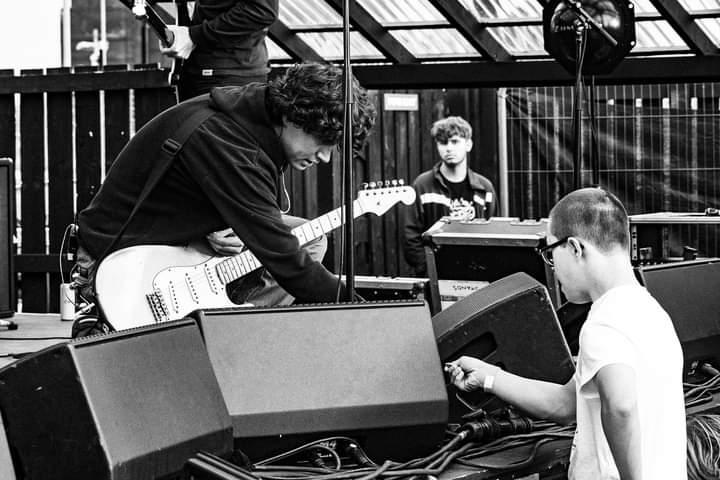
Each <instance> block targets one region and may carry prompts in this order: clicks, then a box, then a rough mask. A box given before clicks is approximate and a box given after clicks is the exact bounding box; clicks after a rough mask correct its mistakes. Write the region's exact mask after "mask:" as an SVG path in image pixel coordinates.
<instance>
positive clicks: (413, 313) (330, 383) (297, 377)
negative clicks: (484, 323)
mask: <svg viewBox="0 0 720 480" xmlns="http://www.w3.org/2000/svg"><path fill="white" fill-rule="evenodd" d="M193 316H194V317H195V318H197V319H198V322H199V324H200V328H201V330H202V334H203V338H204V340H205V345H206V348H207V351H208V354H209V356H210V361H211V362H212V364H213V367H214V368H215V374H216V375H217V378H218V382H219V383H220V388H221V390H222V392H223V396H224V398H225V403H226V404H227V406H228V410H229V412H230V415H231V417H232V422H233V430H234V435H235V438H236V445H237V447H238V448H239V449H240V450H242V451H243V452H244V453H245V454H246V455H248V456H249V457H250V458H251V459H252V460H254V461H256V460H260V459H262V458H265V457H267V456H270V455H275V454H278V453H280V452H283V451H286V450H289V449H291V448H296V447H298V446H299V445H301V444H303V443H305V442H307V441H311V440H318V439H321V438H325V437H331V436H336V435H343V436H350V437H352V438H353V439H355V440H356V441H357V442H358V443H359V444H360V445H361V446H362V447H363V448H364V449H365V451H366V452H367V453H368V455H370V456H371V458H372V459H373V460H375V461H382V460H384V459H409V458H414V457H417V456H424V455H427V454H429V453H431V452H432V451H434V450H435V448H437V446H438V445H439V444H440V443H441V442H442V439H443V436H444V431H445V427H446V425H447V418H448V417H447V415H448V410H447V409H448V400H447V394H446V390H445V382H444V378H443V374H442V364H441V363H440V357H439V354H438V349H437V344H436V343H435V335H434V332H433V327H432V322H431V317H430V312H429V310H428V307H427V306H426V305H425V304H424V303H423V302H419V301H398V302H368V303H347V304H309V305H293V306H289V307H272V308H229V309H209V310H199V311H197V312H195V313H193Z"/></svg>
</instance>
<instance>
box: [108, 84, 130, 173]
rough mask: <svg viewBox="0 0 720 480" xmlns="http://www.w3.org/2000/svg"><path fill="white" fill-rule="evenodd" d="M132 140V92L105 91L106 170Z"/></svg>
mask: <svg viewBox="0 0 720 480" xmlns="http://www.w3.org/2000/svg"><path fill="white" fill-rule="evenodd" d="M129 139H130V91H129V90H106V91H105V169H106V171H107V169H108V168H109V167H110V165H112V163H113V161H114V160H115V157H117V155H118V154H119V153H120V150H122V149H123V147H124V146H125V144H126V143H127V142H128V140H129Z"/></svg>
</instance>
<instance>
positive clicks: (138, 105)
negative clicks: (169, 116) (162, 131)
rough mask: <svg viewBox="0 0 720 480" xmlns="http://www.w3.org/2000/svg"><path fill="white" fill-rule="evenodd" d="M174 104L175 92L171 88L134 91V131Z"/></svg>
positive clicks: (175, 99) (175, 101) (138, 89)
mask: <svg viewBox="0 0 720 480" xmlns="http://www.w3.org/2000/svg"><path fill="white" fill-rule="evenodd" d="M176 103H177V98H176V97H175V91H174V89H172V88H171V87H166V88H137V89H135V130H136V131H137V130H140V128H141V127H142V126H143V125H145V124H146V123H147V122H148V121H150V120H151V119H152V118H153V117H155V116H156V115H157V114H159V113H160V112H162V111H163V110H165V109H167V108H169V107H172V106H173V105H175V104H176Z"/></svg>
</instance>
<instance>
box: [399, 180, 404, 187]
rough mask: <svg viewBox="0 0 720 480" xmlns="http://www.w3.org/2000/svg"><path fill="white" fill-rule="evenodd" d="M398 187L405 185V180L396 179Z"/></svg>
mask: <svg viewBox="0 0 720 480" xmlns="http://www.w3.org/2000/svg"><path fill="white" fill-rule="evenodd" d="M398 185H400V186H401V187H402V186H403V185H405V180H403V179H402V178H400V179H398Z"/></svg>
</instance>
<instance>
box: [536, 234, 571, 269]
mask: <svg viewBox="0 0 720 480" xmlns="http://www.w3.org/2000/svg"><path fill="white" fill-rule="evenodd" d="M569 239H570V237H569V236H568V237H563V238H561V239H560V240H558V241H557V242H553V243H551V244H550V245H545V246H544V247H542V248H538V249H537V253H538V254H539V255H540V256H541V257H542V259H543V261H544V262H545V263H546V264H548V265H549V266H551V267H554V266H555V261H554V260H553V250H555V249H556V248H557V247H559V246H560V245H562V244H563V243H565V242H567V241H568V240H569Z"/></svg>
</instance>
